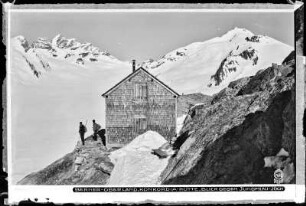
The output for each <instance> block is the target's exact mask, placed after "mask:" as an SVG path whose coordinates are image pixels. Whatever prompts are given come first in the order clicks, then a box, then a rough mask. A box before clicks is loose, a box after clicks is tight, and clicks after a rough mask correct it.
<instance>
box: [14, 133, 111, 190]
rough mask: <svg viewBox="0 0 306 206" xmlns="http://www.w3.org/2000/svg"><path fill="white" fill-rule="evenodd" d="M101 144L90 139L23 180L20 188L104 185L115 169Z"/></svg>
mask: <svg viewBox="0 0 306 206" xmlns="http://www.w3.org/2000/svg"><path fill="white" fill-rule="evenodd" d="M109 154H110V151H108V150H107V149H106V148H105V147H104V146H103V144H102V142H101V140H98V141H94V140H93V139H92V137H91V136H90V137H88V138H87V139H86V141H85V146H83V145H82V144H81V142H78V143H77V145H76V147H75V149H74V150H73V151H72V152H71V153H68V154H67V155H65V156H64V157H62V158H60V159H59V160H57V161H55V162H53V163H52V164H50V165H49V166H47V167H46V168H44V169H42V170H40V171H38V172H34V173H31V174H29V175H27V176H26V177H25V178H23V179H22V180H20V181H19V182H18V184H20V185H104V184H107V182H108V179H109V177H110V174H111V172H112V170H113V168H114V165H113V164H112V163H111V161H110V159H109V157H108V155H109Z"/></svg>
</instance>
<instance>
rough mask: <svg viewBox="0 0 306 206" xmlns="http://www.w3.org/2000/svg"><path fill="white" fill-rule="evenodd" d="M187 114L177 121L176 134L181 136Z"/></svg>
mask: <svg viewBox="0 0 306 206" xmlns="http://www.w3.org/2000/svg"><path fill="white" fill-rule="evenodd" d="M186 116H187V115H186V114H184V115H182V116H180V117H178V118H177V120H176V134H179V133H180V131H181V129H182V127H183V125H184V121H185V118H186Z"/></svg>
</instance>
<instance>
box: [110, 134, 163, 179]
mask: <svg viewBox="0 0 306 206" xmlns="http://www.w3.org/2000/svg"><path fill="white" fill-rule="evenodd" d="M166 142H167V141H166V140H165V138H164V137H162V136H161V135H160V134H158V133H157V132H154V131H147V132H146V133H144V134H142V135H139V136H138V137H136V138H135V139H134V140H133V141H132V142H130V143H129V144H127V145H126V146H124V147H123V148H121V149H118V150H116V151H113V152H112V153H111V154H110V155H109V157H110V159H111V161H112V163H113V164H114V165H115V167H114V169H113V171H112V173H111V176H110V179H109V183H108V184H109V185H156V184H158V177H159V176H160V174H161V172H162V171H163V170H164V169H165V167H166V166H167V164H168V159H169V158H164V159H160V158H159V157H158V156H156V155H153V154H152V153H151V151H152V149H157V148H159V147H161V146H162V145H163V144H165V143H166Z"/></svg>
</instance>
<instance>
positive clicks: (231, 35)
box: [221, 27, 254, 41]
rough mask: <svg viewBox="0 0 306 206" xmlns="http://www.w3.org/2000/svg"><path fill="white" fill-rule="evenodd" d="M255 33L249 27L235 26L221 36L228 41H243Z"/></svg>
mask: <svg viewBox="0 0 306 206" xmlns="http://www.w3.org/2000/svg"><path fill="white" fill-rule="evenodd" d="M253 35H254V34H253V33H252V32H251V31H249V30H247V29H244V28H238V27H235V28H234V29H232V30H230V31H228V32H227V33H226V34H224V35H223V36H222V37H221V38H222V39H224V40H228V41H233V40H236V41H239V40H240V41H241V40H244V39H245V38H246V37H251V36H253Z"/></svg>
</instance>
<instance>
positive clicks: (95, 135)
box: [92, 120, 101, 141]
mask: <svg viewBox="0 0 306 206" xmlns="http://www.w3.org/2000/svg"><path fill="white" fill-rule="evenodd" d="M100 128H101V126H100V125H99V124H97V123H96V121H95V120H92V130H93V133H94V134H93V139H94V140H95V141H97V139H98V137H97V135H98V132H99V130H100Z"/></svg>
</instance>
